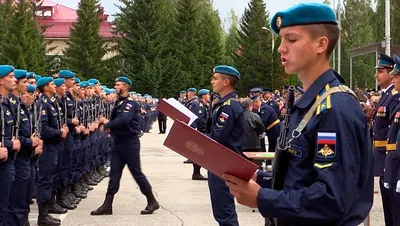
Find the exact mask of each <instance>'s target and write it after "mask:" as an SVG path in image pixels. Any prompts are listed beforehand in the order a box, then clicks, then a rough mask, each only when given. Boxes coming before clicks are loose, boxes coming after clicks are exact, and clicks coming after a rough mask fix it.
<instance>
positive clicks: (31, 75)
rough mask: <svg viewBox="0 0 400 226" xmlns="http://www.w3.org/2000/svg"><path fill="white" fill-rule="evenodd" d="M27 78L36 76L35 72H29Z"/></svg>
mask: <svg viewBox="0 0 400 226" xmlns="http://www.w3.org/2000/svg"><path fill="white" fill-rule="evenodd" d="M26 78H35V72H28V74H27V75H26Z"/></svg>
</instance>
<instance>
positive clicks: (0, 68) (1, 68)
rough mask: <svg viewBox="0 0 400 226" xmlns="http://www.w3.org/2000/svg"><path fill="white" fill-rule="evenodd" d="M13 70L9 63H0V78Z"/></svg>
mask: <svg viewBox="0 0 400 226" xmlns="http://www.w3.org/2000/svg"><path fill="white" fill-rule="evenodd" d="M13 71H14V67H13V66H11V65H0V78H3V77H4V76H6V75H8V74H10V73H11V72H13Z"/></svg>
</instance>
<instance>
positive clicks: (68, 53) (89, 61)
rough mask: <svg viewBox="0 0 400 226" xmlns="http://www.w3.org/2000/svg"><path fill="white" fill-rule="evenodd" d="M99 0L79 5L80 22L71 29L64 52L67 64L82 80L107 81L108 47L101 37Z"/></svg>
mask: <svg viewBox="0 0 400 226" xmlns="http://www.w3.org/2000/svg"><path fill="white" fill-rule="evenodd" d="M99 12H100V11H99V0H81V1H80V2H79V5H78V10H77V14H78V21H77V22H76V23H74V25H73V27H72V28H71V33H70V40H69V41H68V47H67V49H66V50H65V51H64V55H65V64H66V65H67V67H68V68H69V69H70V70H72V71H74V72H76V73H77V75H78V76H79V77H80V78H82V79H90V78H98V79H99V80H100V81H101V82H102V81H104V80H105V77H106V75H107V74H106V72H107V70H106V68H105V64H104V63H103V58H104V56H105V55H106V46H105V43H104V42H103V40H102V38H101V37H100V35H99V29H100V23H101V22H102V20H103V18H102V17H101V16H99Z"/></svg>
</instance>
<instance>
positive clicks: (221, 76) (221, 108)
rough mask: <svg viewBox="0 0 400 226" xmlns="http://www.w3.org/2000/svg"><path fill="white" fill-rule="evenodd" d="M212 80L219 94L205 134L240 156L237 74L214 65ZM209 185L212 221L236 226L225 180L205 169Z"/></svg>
mask: <svg viewBox="0 0 400 226" xmlns="http://www.w3.org/2000/svg"><path fill="white" fill-rule="evenodd" d="M213 72H214V76H213V79H212V80H211V84H212V87H213V91H214V92H215V93H218V94H219V95H220V96H221V99H219V100H218V101H217V102H216V103H215V104H214V105H213V108H212V111H211V114H212V123H211V128H209V129H208V131H210V133H209V134H207V135H208V136H209V137H211V138H212V139H213V140H215V141H217V142H218V143H220V144H222V145H224V146H225V147H227V148H229V149H230V150H232V151H233V152H235V153H236V154H238V155H242V148H243V143H244V136H243V133H244V132H245V131H244V117H243V111H244V110H243V107H242V106H241V105H240V103H239V101H237V100H236V93H235V86H236V83H237V82H238V81H239V79H240V73H239V72H238V71H237V70H236V69H235V68H233V67H231V66H225V65H221V66H217V67H215V68H214V70H213ZM207 179H208V187H209V189H210V197H211V204H212V210H213V214H214V218H215V220H216V221H217V222H218V223H219V225H221V226H238V225H239V222H238V217H237V213H236V209H235V200H234V197H233V195H231V194H229V188H228V186H227V185H226V184H225V182H224V180H222V179H221V178H220V177H218V176H216V175H214V174H213V173H211V172H210V171H208V177H207Z"/></svg>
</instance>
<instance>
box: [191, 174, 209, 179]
mask: <svg viewBox="0 0 400 226" xmlns="http://www.w3.org/2000/svg"><path fill="white" fill-rule="evenodd" d="M192 180H207V178H205V177H204V176H203V175H201V174H197V173H193V175H192Z"/></svg>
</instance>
